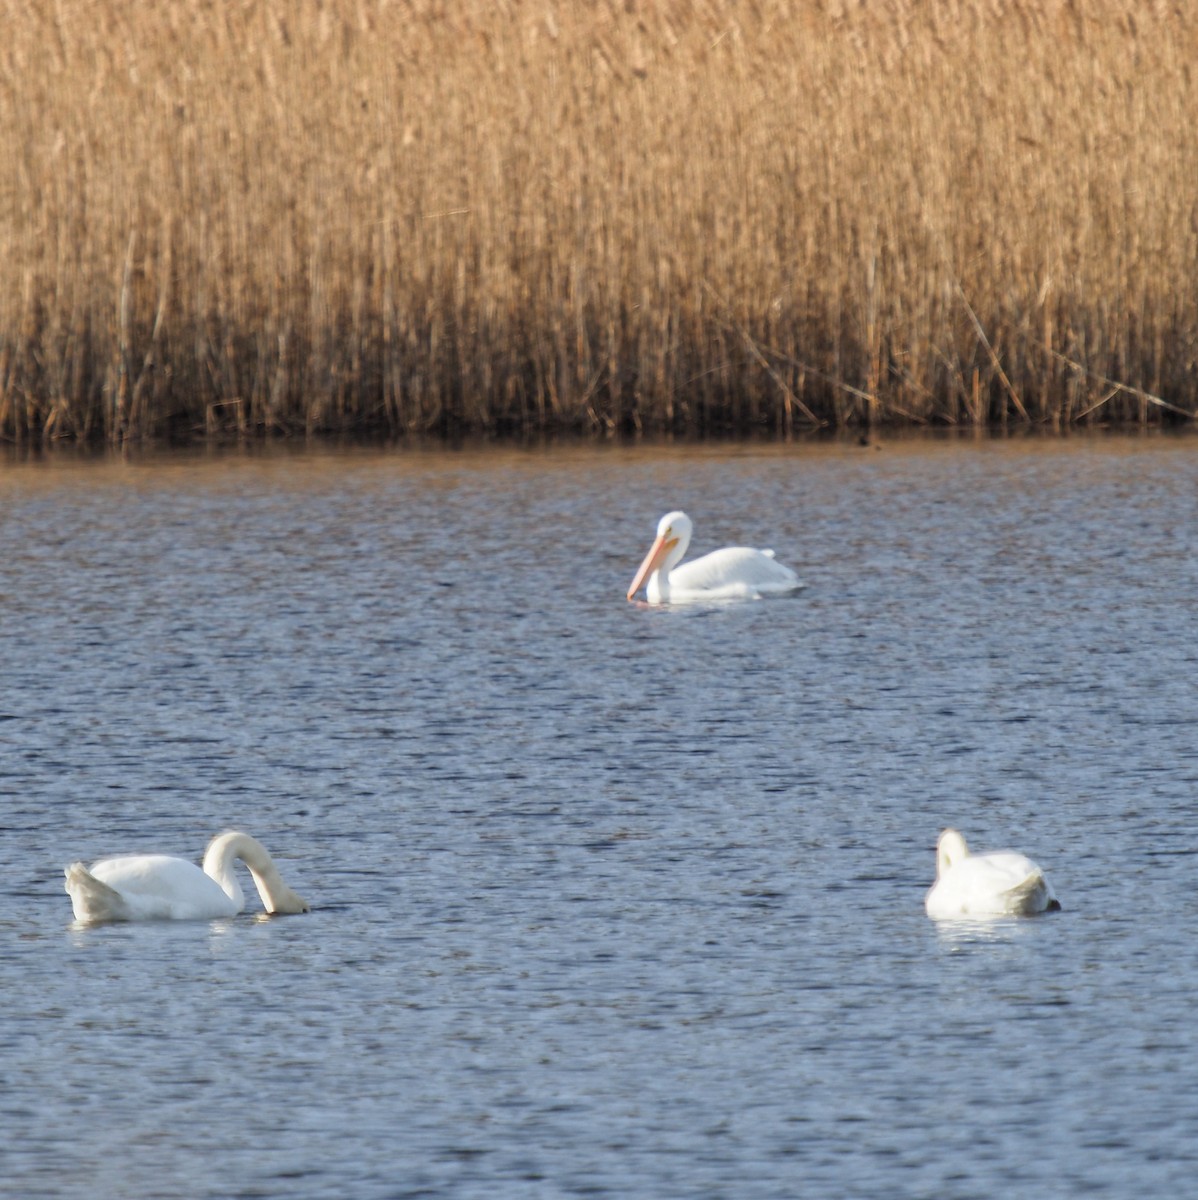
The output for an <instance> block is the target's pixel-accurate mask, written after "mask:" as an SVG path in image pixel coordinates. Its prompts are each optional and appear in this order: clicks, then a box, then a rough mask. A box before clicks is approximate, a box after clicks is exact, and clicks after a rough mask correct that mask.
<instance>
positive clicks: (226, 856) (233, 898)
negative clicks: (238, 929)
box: [65, 831, 308, 921]
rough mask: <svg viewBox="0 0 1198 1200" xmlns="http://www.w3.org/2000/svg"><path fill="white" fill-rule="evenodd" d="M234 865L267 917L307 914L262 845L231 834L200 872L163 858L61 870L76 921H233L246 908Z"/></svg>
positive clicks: (211, 850)
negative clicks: (249, 879) (246, 874)
mask: <svg viewBox="0 0 1198 1200" xmlns="http://www.w3.org/2000/svg"><path fill="white" fill-rule="evenodd" d="M236 859H241V861H242V862H243V863H245V865H246V866H247V867H249V869H250V874H251V875H252V876H253V877H254V883H255V884H256V885H257V887H258V895H260V896H261V897H262V903H263V904H264V905H265V906H266V911H267V912H269V913H301V912H307V911H308V905H307V904H306V903H305V902H304V901H303V900H301V899H300V897H299V896H297V895H296V894H295V893H294V892H293V891H292V890H291V889H290V888H289V887H288V886H287V885H286V884H285V883H284V882H283V879H282V876H281V875H280V874H279V872H278V868H277V867H276V866H275V864H274V862H273V860H272V859H271V857H270V855H269V854H268V853H267V852H266V848H265V847H264V846H263V845H262V843H261V842H259V841H256V840H255V839H254V838H252V837H250V835H249V834H248V833H237V832H235V831H234V832H229V833H222V834H220V835H219V836H218V837H215V838H213V839H212V841H211V842H210V843H209V845H208V849H207V850H206V851H205V852H204V866H203V869H202V870H201V869H200V868H199V867H197V866H196V865H195V863H193V862H188V860H187V859H185V858H173V857H171V856H170V855H166V854H130V855H125V856H123V857H120V858H103V859H101V860H100V861H99V862H97V863H94V864H93V865H92V867H91V868H90V869H88V868H87V867H85V866H84V865H83V863H81V862H77V863H72V864H71V865H70V866H69V867H67V869H66V872H65V874H66V891H67V895H69V896H70V897H71V907H72V908H73V909H74V910H75V919H76V920H77V921H153V920H170V921H187V920H211V919H212V918H214V917H232V916H234V915H236V914H237V913H239V912H241V910H242V909H243V908H245V896H244V895H243V894H242V891H241V884H240V883H239V882H238V880H237V872H236V870H235V867H234V862H235V860H236Z"/></svg>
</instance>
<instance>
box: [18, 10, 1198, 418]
mask: <svg viewBox="0 0 1198 1200" xmlns="http://www.w3.org/2000/svg"><path fill="white" fill-rule="evenodd" d="M0 11H3V13H4V20H3V30H4V32H3V36H2V37H0V162H2V163H3V168H4V169H3V172H2V173H0V244H2V247H3V254H2V255H0V436H3V437H4V438H7V439H17V440H23V439H29V440H38V439H45V438H51V437H63V436H67V437H75V438H79V439H91V440H100V439H107V440H110V441H119V440H122V439H126V438H131V437H172V436H185V435H189V434H195V433H200V434H203V433H205V432H214V431H229V430H237V431H245V432H251V431H253V432H270V431H322V430H337V431H356V432H367V433H369V432H379V433H397V432H406V431H429V430H467V429H479V430H492V431H494V430H500V431H502V430H522V431H528V430H538V429H581V430H609V431H610V430H615V431H621V430H628V429H645V430H650V431H661V430H673V431H679V432H717V431H728V430H738V431H739V430H750V429H760V430H777V431H782V432H785V431H789V430H791V429H798V428H801V427H804V426H806V425H812V424H817V423H821V422H822V423H826V424H830V425H836V426H847V425H870V424H875V423H883V422H907V421H909V422H916V423H921V424H935V423H943V424H972V425H982V424H989V423H993V422H1005V421H1016V422H1025V421H1026V422H1033V423H1046V424H1050V425H1056V426H1060V425H1065V424H1068V423H1073V422H1079V421H1094V420H1104V421H1105V420H1116V421H1128V420H1130V421H1152V420H1157V419H1168V418H1170V417H1171V416H1175V415H1177V414H1192V413H1193V412H1194V411H1195V409H1196V408H1198V287H1196V285H1195V278H1196V267H1198V15H1195V14H1196V13H1198V10H1193V9H1192V8H1191V6H1187V5H1175V4H1167V3H1153V2H1148V3H1140V2H1137V0H1001V2H1000V0H879V2H877V3H873V2H871V3H870V4H868V5H865V4H858V3H855V2H852V0H795V2H793V3H772V2H770V0H742V2H736V0H644V2H638V0H619V2H616V0H611V2H606V3H605V2H596V3H582V2H579V0H575V2H569V0H567V2H565V3H558V4H554V3H550V2H548V0H539V2H528V3H524V2H520V0H461V2H460V3H456V4H455V3H452V2H450V0H414V2H412V3H389V2H387V0H258V2H256V3H247V2H245V0H197V2H196V3H188V4H181V3H177V2H175V0H142V2H141V3H138V4H135V5H134V4H125V3H121V2H119V0H51V2H49V3H46V4H30V3H28V2H27V0H0ZM1179 419H1180V418H1179Z"/></svg>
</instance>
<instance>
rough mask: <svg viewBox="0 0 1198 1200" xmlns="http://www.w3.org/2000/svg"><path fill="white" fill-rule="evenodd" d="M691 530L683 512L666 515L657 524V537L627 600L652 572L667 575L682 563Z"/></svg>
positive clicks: (688, 519) (634, 580) (638, 589)
mask: <svg viewBox="0 0 1198 1200" xmlns="http://www.w3.org/2000/svg"><path fill="white" fill-rule="evenodd" d="M693 529H694V526H693V525H692V524H691V519H690V517H688V516H687V515H686V513H684V512H670V513H666V515H665V516H664V517H662V519H661V520H660V521H658V522H657V537H656V538H654V540H653V545H652V546H650V547H649V553H648V554H646V555H645V561H644V562H642V563H641V565H640V567H639V569H638V570H637V573H636V576H635V578H634V579H633V581H632V584H631V586H630V587H629V588H628V599H629V600H631V599H632V598H633V596H635V595H636V594H637V592H638V591H640V589H641V586H642V585H643V584H644V582H645V580H647V579H648V578H649V576H650V575H652V574H653V572H654V571H662V572H664V573H665V574H666V575H668V574H669V573H670V571H671V570H672V569H673V568H674V567H675V566H677V565H678V563H679V562H681V561H682V556H683V555H684V554H685V553H686V548H687V547H688V546H689V545H690V541H691V532H692V530H693Z"/></svg>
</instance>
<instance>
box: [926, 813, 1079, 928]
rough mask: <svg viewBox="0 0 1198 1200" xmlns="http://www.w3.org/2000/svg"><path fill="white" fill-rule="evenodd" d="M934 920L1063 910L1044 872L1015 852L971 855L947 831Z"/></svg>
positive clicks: (933, 894)
mask: <svg viewBox="0 0 1198 1200" xmlns="http://www.w3.org/2000/svg"><path fill="white" fill-rule="evenodd" d="M925 907H926V909H927V912H928V916H929V917H936V918H946V917H1018V916H1031V915H1033V914H1034V913H1041V912H1047V911H1050V910H1052V909H1059V908H1060V907H1061V905H1060V902H1059V901H1058V900H1057V898H1056V895H1055V894H1054V893H1053V890H1052V885H1051V884H1050V883H1049V882H1048V880H1047V879H1046V878H1045V876H1044V872H1043V870H1042V869H1041V868H1040V867H1039V866H1038V865H1037V864H1036V863H1034V862H1032V860H1031V859H1030V858H1028V857H1027V856H1026V855H1023V854H1017V853H1015V852H1014V851H1013V850H996V851H992V852H990V853H989V854H970V853H969V847H968V846H967V845H966V844H965V839H964V838H963V837H962V836H961V835H960V834H959V833H958V832H957V831H956V830H955V829H946V830H945V831H944V832H943V833H942V834H941V835H940V840H939V841H938V842H937V843H936V882H935V883H934V884H933V885H932V887H931V888H930V889H929V891H928V896H927V900H926V901H925Z"/></svg>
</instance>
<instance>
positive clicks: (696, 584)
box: [628, 512, 803, 604]
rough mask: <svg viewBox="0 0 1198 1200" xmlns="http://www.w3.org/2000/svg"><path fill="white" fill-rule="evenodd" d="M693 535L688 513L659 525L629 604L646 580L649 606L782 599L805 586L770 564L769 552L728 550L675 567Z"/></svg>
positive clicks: (784, 569) (786, 569) (786, 570)
mask: <svg viewBox="0 0 1198 1200" xmlns="http://www.w3.org/2000/svg"><path fill="white" fill-rule="evenodd" d="M693 529H694V526H693V525H691V520H690V517H688V516H687V515H686V513H683V512H672V513H666V515H665V516H664V517H662V519H661V520H660V521H659V522H658V523H657V537H656V539H655V540H654V542H653V545H652V546H651V547H650V548H649V553H648V554H646V555H645V561H644V562H643V563H641V565H640V569H639V570H638V571H637V573H636V578H635V579H634V580H633V581H632V586H631V587H629V589H628V599H629V600H631V599H632V598H633V596H635V595H636V594H637V592H638V591H639V589H640V587H641V585H642V584H644V583H645V581H646V580H648V584H647V585H646V587H645V597H646V599H647V600H648V601H649V603H650V604H678V603H682V602H686V601H695V600H735V599H745V600H758V599H760V598H761V597H762V596H782V595H785V594H786V593H788V592H793V591H796V590H797V589H798V588H801V587H802V586H803V585H802V584H801V583H800V582H799V577H798V576H797V575H796V574H795V573H794V572H793V571H792V570H791V569H790V568H789V567H784V566H783V565H782V564H781V563H780V562H775V561H774V552H773V551H772V550H750V549H748V548H747V547H745V546H729V547H727V548H726V549H724V550H713V551H712V552H711V553H710V554H705V555H703V557H702V558H696V559H694V560H693V561H692V562H688V563H682V565H681V566H679V565H678V564H679V563H680V562H682V557H683V555H685V554H686V550H687V547H688V546H689V545H690V541H691V532H692V530H693Z"/></svg>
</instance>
